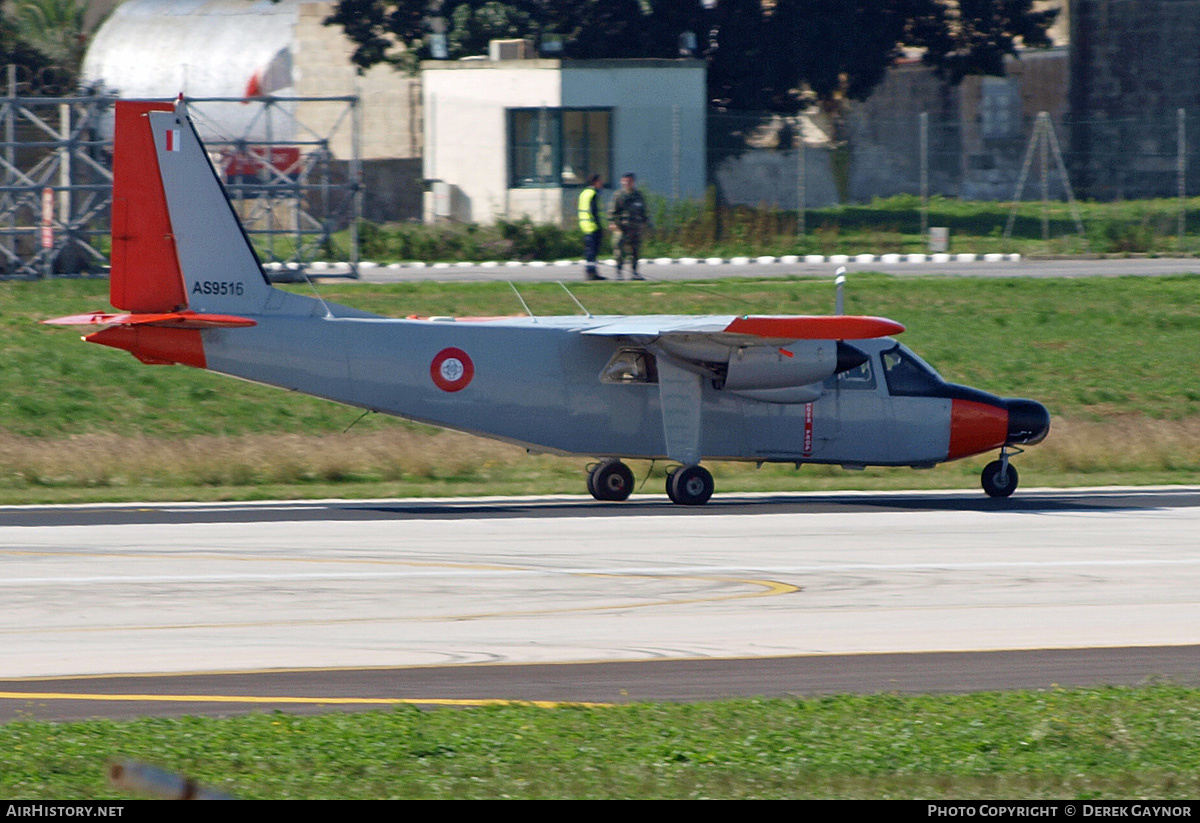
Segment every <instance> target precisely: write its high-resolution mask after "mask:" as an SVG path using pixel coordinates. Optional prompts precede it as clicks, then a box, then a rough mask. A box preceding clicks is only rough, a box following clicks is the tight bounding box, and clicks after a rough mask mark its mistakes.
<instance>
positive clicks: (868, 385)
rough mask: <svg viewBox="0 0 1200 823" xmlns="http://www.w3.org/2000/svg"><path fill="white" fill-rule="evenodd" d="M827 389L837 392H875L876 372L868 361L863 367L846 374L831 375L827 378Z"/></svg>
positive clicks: (857, 367) (850, 370)
mask: <svg viewBox="0 0 1200 823" xmlns="http://www.w3.org/2000/svg"><path fill="white" fill-rule="evenodd" d="M825 388H827V389H834V390H837V391H846V390H849V391H855V390H869V391H874V390H875V370H874V369H872V368H871V361H870V360H868V361H866V362H865V363H863V364H862V365H861V366H855V367H854V368H853V369H848V370H846V371H844V372H838V373H837V374H831V375H830V376H829V377H827V378H825Z"/></svg>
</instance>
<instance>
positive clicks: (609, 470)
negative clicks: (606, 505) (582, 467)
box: [588, 460, 634, 501]
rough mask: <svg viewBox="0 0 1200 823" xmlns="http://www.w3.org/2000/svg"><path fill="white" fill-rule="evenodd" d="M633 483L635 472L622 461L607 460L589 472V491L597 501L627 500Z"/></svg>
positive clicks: (631, 491)
mask: <svg viewBox="0 0 1200 823" xmlns="http://www.w3.org/2000/svg"><path fill="white" fill-rule="evenodd" d="M633 482H634V481H633V471H632V470H631V469H630V468H629V467H628V466H626V465H625V464H624V463H622V462H621V461H620V460H606V461H604V462H603V463H601V464H599V465H598V466H596V467H595V468H594V469H592V471H590V472H588V491H589V492H591V493H592V497H594V498H596V499H597V500H605V501H619V500H625V499H626V498H628V497H629V495H631V494H632V493H633Z"/></svg>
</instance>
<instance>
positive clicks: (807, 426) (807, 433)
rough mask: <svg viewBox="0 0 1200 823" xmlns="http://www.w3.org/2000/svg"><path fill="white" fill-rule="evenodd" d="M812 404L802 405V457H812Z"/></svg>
mask: <svg viewBox="0 0 1200 823" xmlns="http://www.w3.org/2000/svg"><path fill="white" fill-rule="evenodd" d="M812 429H813V404H812V403H805V404H804V456H805V457H812V447H813V432H812Z"/></svg>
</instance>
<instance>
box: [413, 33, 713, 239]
mask: <svg viewBox="0 0 1200 823" xmlns="http://www.w3.org/2000/svg"><path fill="white" fill-rule="evenodd" d="M494 45H495V44H494ZM494 51H496V50H495V49H494ZM421 69H422V70H421V76H422V81H423V82H422V95H423V103H424V115H425V140H424V143H425V158H424V160H425V166H424V168H425V178H426V180H427V181H429V191H428V192H427V194H426V208H425V215H426V220H427V221H432V220H436V219H453V220H456V221H472V222H480V223H490V222H493V221H494V220H496V219H497V218H498V217H506V218H509V219H516V218H520V217H522V216H528V217H530V218H532V219H533V220H534V221H536V222H549V223H561V224H564V225H573V223H574V220H575V208H576V201H577V199H578V196H579V192H580V189H581V188H582V187H583V186H584V185H585V184H586V182H587V177H588V175H589V174H591V173H593V172H595V173H598V174H600V175H601V176H602V177H604V179H605V181H606V182H609V184H610V185H616V184H618V178H619V177H620V175H622V174H624V173H625V172H630V171H631V172H634V173H635V174H636V175H637V177H638V186H639V188H641V189H642V190H643V191H644V192H647V193H653V194H657V195H660V196H663V197H667V198H692V199H698V198H700V197H702V196H703V193H704V188H705V184H706V180H705V171H706V160H705V117H706V97H705V66H704V63H703V62H702V61H698V60H547V59H525V60H491V59H485V58H473V59H467V60H459V61H453V62H451V61H426V62H424V63H422V65H421Z"/></svg>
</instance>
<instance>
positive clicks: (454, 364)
mask: <svg viewBox="0 0 1200 823" xmlns="http://www.w3.org/2000/svg"><path fill="white" fill-rule="evenodd" d="M429 376H430V377H432V378H433V383H434V385H436V386H437V387H438V388H439V389H441V390H442V391H451V392H453V391H462V390H463V389H465V388H466V387H467V384H468V383H470V382H471V378H472V377H474V376H475V364H474V363H472V362H471V357H470V355H468V354H467V353H466V352H465V351H463V350H462V349H456V348H453V347H451V348H449V349H442V350H441V351H440V352H438V353H437V357H435V358H433V362H432V363H430V364H429Z"/></svg>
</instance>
